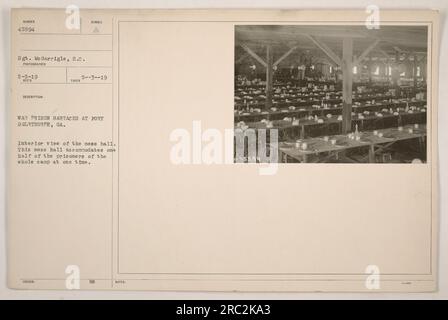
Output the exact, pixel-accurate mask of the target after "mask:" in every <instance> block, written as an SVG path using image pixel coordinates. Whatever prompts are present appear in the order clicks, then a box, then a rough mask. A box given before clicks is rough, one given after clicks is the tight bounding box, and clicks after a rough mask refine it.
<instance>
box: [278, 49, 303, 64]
mask: <svg viewBox="0 0 448 320" xmlns="http://www.w3.org/2000/svg"><path fill="white" fill-rule="evenodd" d="M298 47H299V46H294V47H292V48H291V49H289V50H288V51H286V52H285V54H283V55H282V56H281V57H280V58H278V60H277V61H275V62H274V67H276V66H277V65H278V64H279V63H280V62H282V61H283V60H285V59H286V58H287V57H288V56H289V55H290V54H291V53H293V52H294V51H295V50H296V49H297V48H298Z"/></svg>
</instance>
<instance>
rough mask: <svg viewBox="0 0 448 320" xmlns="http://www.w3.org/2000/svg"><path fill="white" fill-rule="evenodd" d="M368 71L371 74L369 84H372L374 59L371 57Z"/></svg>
mask: <svg viewBox="0 0 448 320" xmlns="http://www.w3.org/2000/svg"><path fill="white" fill-rule="evenodd" d="M367 70H368V72H369V84H372V57H369V61H368V62H367Z"/></svg>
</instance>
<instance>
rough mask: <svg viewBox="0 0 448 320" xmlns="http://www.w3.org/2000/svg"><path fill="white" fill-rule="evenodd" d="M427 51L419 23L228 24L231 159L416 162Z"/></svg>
mask: <svg viewBox="0 0 448 320" xmlns="http://www.w3.org/2000/svg"><path fill="white" fill-rule="evenodd" d="M427 55H428V28H427V26H418V25H410V26H403V25H400V26H394V25H380V26H378V28H367V27H366V26H365V25H237V26H235V74H234V76H235V83H234V88H235V96H234V129H235V130H234V131H235V146H236V147H235V158H234V159H235V162H238V163H245V162H248V163H254V162H279V163H409V164H419V163H426V161H427V150H426V126H427V121H428V119H429V117H427V112H430V108H431V106H430V105H429V104H428V101H427V92H428V91H429V89H428V88H427V73H428V59H427ZM272 153H275V154H272Z"/></svg>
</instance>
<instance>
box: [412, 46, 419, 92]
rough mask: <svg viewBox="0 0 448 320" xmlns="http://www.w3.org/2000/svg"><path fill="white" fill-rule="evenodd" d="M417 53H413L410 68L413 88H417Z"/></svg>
mask: <svg viewBox="0 0 448 320" xmlns="http://www.w3.org/2000/svg"><path fill="white" fill-rule="evenodd" d="M417 66H418V64H417V54H415V53H414V68H413V70H412V77H413V80H414V90H417Z"/></svg>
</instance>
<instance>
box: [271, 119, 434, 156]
mask: <svg viewBox="0 0 448 320" xmlns="http://www.w3.org/2000/svg"><path fill="white" fill-rule="evenodd" d="M409 129H412V131H413V132H412V133H410V132H409V131H408V130H409ZM377 131H378V133H382V134H383V136H382V137H379V136H378V135H375V134H374V132H373V131H367V132H360V133H359V136H360V139H359V140H356V139H352V138H349V137H348V135H334V136H330V137H329V140H328V141H325V140H324V138H323V137H317V138H310V139H304V140H302V141H301V142H300V143H303V142H305V143H306V144H307V148H306V150H303V149H302V148H301V147H300V148H297V146H296V142H280V143H279V145H278V152H279V162H283V163H287V162H289V160H291V159H293V160H295V161H299V162H304V163H306V162H314V163H318V162H326V161H328V160H330V159H341V158H342V159H343V160H345V161H346V162H368V163H374V162H375V155H376V154H377V153H378V152H379V151H382V150H385V149H387V148H388V147H390V146H391V145H393V144H394V143H396V142H398V141H404V140H411V139H417V140H418V143H419V146H420V148H421V151H422V152H423V151H424V147H423V146H424V144H425V139H426V125H419V126H418V128H415V127H414V125H407V126H404V127H403V130H401V131H399V129H398V128H387V129H382V130H377ZM332 139H335V140H336V143H335V144H334V145H333V144H332V143H331V140H332ZM359 148H367V149H368V154H367V156H365V157H364V158H363V159H362V160H361V161H356V160H354V159H351V158H348V157H345V156H344V153H345V152H346V151H347V150H352V149H359ZM345 161H344V162H345Z"/></svg>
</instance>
